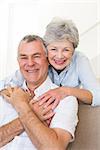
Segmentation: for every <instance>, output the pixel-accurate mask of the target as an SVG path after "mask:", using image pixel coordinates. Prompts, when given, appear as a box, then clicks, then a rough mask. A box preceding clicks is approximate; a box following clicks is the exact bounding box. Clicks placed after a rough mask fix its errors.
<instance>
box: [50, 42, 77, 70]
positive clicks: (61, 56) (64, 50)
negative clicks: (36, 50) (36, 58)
mask: <svg viewBox="0 0 100 150" xmlns="http://www.w3.org/2000/svg"><path fill="white" fill-rule="evenodd" d="M47 49H48V60H49V63H50V64H51V65H52V66H53V67H54V68H55V69H56V70H63V69H64V68H65V67H66V66H68V65H69V64H70V62H71V58H72V55H73V52H74V47H73V44H72V43H71V42H69V41H67V40H64V41H57V42H52V43H50V44H49V45H48V46H47Z"/></svg>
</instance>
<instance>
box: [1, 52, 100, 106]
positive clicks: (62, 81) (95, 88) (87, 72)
mask: <svg viewBox="0 0 100 150" xmlns="http://www.w3.org/2000/svg"><path fill="white" fill-rule="evenodd" d="M49 76H50V78H51V80H52V81H53V83H55V84H56V85H58V86H60V85H62V86H68V87H80V86H81V87H82V88H84V89H87V90H89V91H91V93H92V95H93V101H92V105H93V106H95V105H100V84H99V83H98V82H97V80H96V77H95V75H94V73H93V70H92V68H91V65H90V62H89V60H88V58H87V57H86V56H85V55H83V54H82V53H81V52H78V51H75V52H74V55H73V57H72V61H71V64H70V65H69V66H68V67H66V68H65V69H64V70H63V71H62V72H61V73H60V74H58V73H57V71H56V70H54V68H52V67H51V66H49ZM23 81H24V79H23V76H22V75H21V73H20V71H19V70H17V71H16V72H15V73H14V75H12V76H10V77H8V78H6V79H5V80H4V81H2V82H0V86H1V88H4V87H5V86H6V85H9V84H10V85H12V86H15V85H18V86H22V84H23Z"/></svg>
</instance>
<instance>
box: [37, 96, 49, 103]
mask: <svg viewBox="0 0 100 150" xmlns="http://www.w3.org/2000/svg"><path fill="white" fill-rule="evenodd" d="M50 98H51V96H50V95H47V96H45V97H44V98H43V99H42V100H40V102H39V105H43V104H44V103H45V102H46V101H47V100H48V99H50Z"/></svg>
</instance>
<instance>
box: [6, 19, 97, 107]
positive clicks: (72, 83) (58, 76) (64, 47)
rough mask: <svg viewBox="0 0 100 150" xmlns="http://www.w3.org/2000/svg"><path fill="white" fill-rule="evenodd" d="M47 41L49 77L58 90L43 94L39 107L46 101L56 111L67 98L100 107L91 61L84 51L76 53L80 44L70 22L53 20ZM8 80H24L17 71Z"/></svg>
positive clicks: (17, 83)
mask: <svg viewBox="0 0 100 150" xmlns="http://www.w3.org/2000/svg"><path fill="white" fill-rule="evenodd" d="M44 41H45V43H46V47H47V52H48V61H49V63H50V65H49V76H50V78H51V80H52V81H53V82H54V83H55V84H57V85H58V86H59V87H58V88H56V89H51V90H50V91H48V92H46V93H45V94H43V95H41V96H40V97H39V98H38V99H39V100H40V103H39V105H42V104H43V103H45V102H47V103H46V105H45V107H46V106H48V105H49V104H51V103H52V102H53V109H54V108H55V107H56V105H57V104H58V103H59V101H60V100H61V99H63V98H64V97H66V96H75V97H76V98H77V99H78V100H79V101H81V102H83V103H87V104H92V105H100V85H99V84H98V82H97V80H96V77H95V75H94V73H93V71H92V69H91V66H90V63H89V60H88V58H87V57H86V56H84V55H83V54H82V53H81V52H78V51H75V49H76V48H77V46H78V43H79V33H78V29H77V27H76V26H75V24H74V23H73V22H72V21H71V20H62V19H57V20H52V21H51V22H50V23H49V24H48V25H47V28H46V32H45V35H44ZM9 81H12V83H13V84H15V85H21V83H22V82H23V77H22V76H21V74H20V72H19V71H17V72H16V73H15V75H14V76H13V77H10V78H9ZM9 81H7V82H8V83H9ZM47 100H48V101H47Z"/></svg>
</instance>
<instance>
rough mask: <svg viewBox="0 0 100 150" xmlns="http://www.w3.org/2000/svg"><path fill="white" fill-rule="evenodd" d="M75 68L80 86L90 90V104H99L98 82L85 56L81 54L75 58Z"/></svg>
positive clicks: (99, 87)
mask: <svg viewBox="0 0 100 150" xmlns="http://www.w3.org/2000/svg"><path fill="white" fill-rule="evenodd" d="M77 70H78V74H79V80H80V82H81V84H82V87H83V88H84V89H87V90H89V91H91V93H92V95H93V100H92V106H97V105H100V83H99V82H98V81H97V79H96V77H95V74H94V72H93V70H92V67H91V65H90V62H89V59H88V58H87V57H86V56H84V55H82V56H81V57H79V58H78V59H77Z"/></svg>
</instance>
